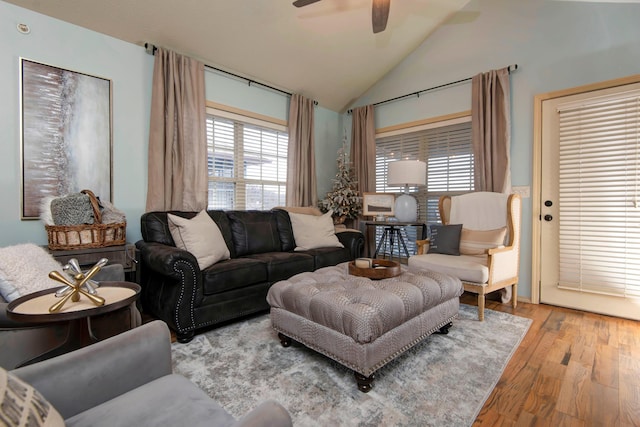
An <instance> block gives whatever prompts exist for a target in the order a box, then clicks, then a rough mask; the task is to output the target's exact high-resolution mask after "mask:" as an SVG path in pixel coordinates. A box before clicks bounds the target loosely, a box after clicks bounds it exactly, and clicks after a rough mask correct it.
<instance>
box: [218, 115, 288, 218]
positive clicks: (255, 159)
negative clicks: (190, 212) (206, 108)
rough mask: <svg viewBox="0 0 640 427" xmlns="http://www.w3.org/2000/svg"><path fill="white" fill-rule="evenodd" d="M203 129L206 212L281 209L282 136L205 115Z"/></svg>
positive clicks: (284, 174) (285, 143) (283, 191)
mask: <svg viewBox="0 0 640 427" xmlns="http://www.w3.org/2000/svg"><path fill="white" fill-rule="evenodd" d="M253 121H254V122H255V120H253ZM206 126H207V148H208V166H209V208H210V209H257V210H264V209H270V208H272V207H275V206H279V205H284V203H285V196H286V179H287V169H286V168H287V148H288V143H289V139H288V135H287V134H286V132H283V131H281V130H277V129H272V128H269V127H265V126H259V125H257V124H255V123H246V122H242V121H240V120H237V119H233V118H228V117H218V116H215V115H207V122H206Z"/></svg>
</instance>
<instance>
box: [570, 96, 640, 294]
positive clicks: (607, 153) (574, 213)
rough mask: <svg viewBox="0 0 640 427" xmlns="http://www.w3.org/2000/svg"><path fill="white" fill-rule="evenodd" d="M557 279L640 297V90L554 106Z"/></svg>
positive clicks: (574, 287) (574, 285) (572, 285)
mask: <svg viewBox="0 0 640 427" xmlns="http://www.w3.org/2000/svg"><path fill="white" fill-rule="evenodd" d="M558 119H559V164H560V168H559V199H558V202H559V214H560V219H559V224H560V225H559V228H560V230H559V254H560V263H559V284H558V286H559V287H560V288H562V289H569V290H576V291H580V292H591V293H599V294H606V295H613V296H619V297H640V194H639V192H640V91H630V92H625V93H622V94H618V95H615V96H608V97H606V98H592V99H590V100H582V101H580V102H579V103H573V104H567V105H561V106H559V107H558Z"/></svg>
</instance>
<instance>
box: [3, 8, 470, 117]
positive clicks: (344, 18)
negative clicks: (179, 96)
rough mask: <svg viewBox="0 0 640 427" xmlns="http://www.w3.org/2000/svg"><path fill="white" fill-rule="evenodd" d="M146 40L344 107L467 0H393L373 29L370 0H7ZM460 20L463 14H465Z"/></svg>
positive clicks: (323, 103) (130, 39)
mask: <svg viewBox="0 0 640 427" xmlns="http://www.w3.org/2000/svg"><path fill="white" fill-rule="evenodd" d="M5 1H7V2H9V3H13V4H15V5H18V6H21V7H24V8H27V9H31V10H33V11H36V12H40V13H42V14H45V15H48V16H52V17H54V18H58V19H61V20H64V21H67V22H70V23H73V24H76V25H79V26H82V27H85V28H89V29H91V30H94V31H98V32H100V33H104V34H108V35H110V36H113V37H116V38H118V39H121V40H125V41H128V42H131V43H135V44H137V45H140V46H143V45H144V43H145V42H148V43H152V44H154V45H156V46H161V47H165V48H168V49H172V50H175V51H177V52H180V53H183V54H186V55H189V56H192V57H195V58H198V59H200V60H202V61H203V62H204V63H205V64H207V65H212V66H214V67H217V68H221V69H224V70H227V71H231V72H234V73H236V74H240V75H242V76H245V77H247V78H250V79H254V80H256V81H259V82H262V83H266V84H268V85H271V86H274V87H277V88H280V89H282V90H285V91H287V92H293V93H300V94H302V95H304V96H306V97H309V98H312V99H315V100H316V101H318V102H319V104H320V105H321V106H323V107H325V108H328V109H330V110H333V111H338V112H342V111H344V110H345V109H346V108H347V107H349V105H350V104H351V103H352V102H353V101H355V100H356V99H358V98H359V97H360V96H361V95H362V94H363V93H364V92H366V91H367V89H369V88H370V87H371V86H373V85H374V84H375V83H376V82H377V81H378V80H379V79H380V78H382V77H383V76H384V75H385V74H386V73H387V72H389V71H390V70H391V69H392V68H393V67H394V66H396V65H397V64H398V63H399V62H400V61H402V59H403V58H405V57H406V56H407V55H408V54H409V53H411V52H412V51H413V50H414V49H415V48H417V47H418V46H419V45H420V44H421V43H422V42H423V41H424V40H425V39H426V38H427V37H428V36H429V35H430V34H431V33H432V32H433V31H434V30H435V29H436V28H437V27H438V26H439V25H442V24H443V23H445V22H447V21H448V20H451V19H456V18H461V17H462V15H458V16H456V12H458V11H459V10H460V9H461V8H462V7H463V6H464V5H466V4H467V3H468V1H469V0H391V11H390V14H389V21H388V24H387V29H386V30H385V31H384V32H382V33H379V34H375V35H374V34H373V32H372V29H371V1H372V0H322V1H320V2H318V3H315V4H313V5H309V6H306V7H303V8H296V7H294V6H293V5H292V1H293V0H135V1H132V0H56V1H47V0H5ZM462 19H464V18H463V17H462Z"/></svg>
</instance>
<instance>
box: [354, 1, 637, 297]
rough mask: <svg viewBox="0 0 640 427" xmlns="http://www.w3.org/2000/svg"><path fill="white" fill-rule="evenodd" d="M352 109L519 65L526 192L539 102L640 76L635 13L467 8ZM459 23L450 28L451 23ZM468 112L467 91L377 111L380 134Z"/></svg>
mask: <svg viewBox="0 0 640 427" xmlns="http://www.w3.org/2000/svg"><path fill="white" fill-rule="evenodd" d="M459 18H465V19H458V20H457V21H458V22H460V21H467V22H464V23H451V24H449V25H445V26H444V27H442V28H441V29H439V30H437V31H436V32H435V33H434V34H432V35H431V36H430V37H429V39H428V40H427V41H426V42H425V43H423V44H422V45H421V46H420V47H419V48H418V49H417V50H416V51H415V52H414V53H412V54H411V55H410V56H409V57H408V58H407V59H405V60H404V61H403V62H402V63H401V64H400V65H398V66H397V67H396V68H395V69H394V70H393V71H392V72H390V73H389V74H388V75H387V76H386V77H385V78H384V79H382V80H381V81H380V82H378V84H376V85H375V86H374V87H373V88H372V89H371V90H370V91H369V92H368V93H367V94H366V95H365V96H363V97H362V98H361V99H359V100H358V101H357V102H356V103H355V104H354V105H356V106H359V105H366V104H369V103H375V102H378V101H382V100H386V99H390V98H393V97H396V96H399V95H403V94H408V93H413V92H416V91H419V90H422V89H426V88H430V87H434V86H438V85H441V84H444V83H448V82H453V81H457V80H460V79H464V78H467V77H471V76H472V75H474V74H477V73H478V72H483V71H488V70H490V69H496V68H502V67H505V66H507V65H510V64H518V65H519V67H520V68H519V69H518V71H516V72H515V73H513V74H512V77H511V86H512V144H511V162H512V167H511V172H512V182H513V185H518V186H531V182H532V146H533V100H534V96H535V95H536V94H540V93H547V92H552V91H555V90H559V89H564V88H570V87H575V86H580V85H585V84H589V83H593V82H599V81H604V80H609V79H614V78H619V77H624V76H629V75H632V74H638V73H640V25H638V22H640V5H639V4H615V3H589V2H572V1H554V0H550V1H546V0H472V1H471V2H470V3H469V4H468V5H467V6H466V7H465V9H464V10H463V11H462V13H461V14H460V15H459ZM454 22H455V21H454ZM470 109H471V85H470V83H463V84H459V85H456V86H453V87H448V88H444V89H439V90H435V91H432V92H427V93H424V94H421V95H420V97H419V98H418V97H412V98H408V99H404V100H401V101H397V102H393V103H389V104H385V105H381V106H379V107H376V127H377V128H380V127H385V126H390V125H394V124H399V123H405V122H410V121H414V120H419V119H424V118H428V117H436V116H440V115H443V114H449V113H455V112H460V111H465V110H470ZM523 211H524V216H523V222H522V225H523V240H522V249H521V264H520V284H519V289H518V293H519V295H521V296H523V297H525V298H529V297H530V295H531V239H532V236H531V223H532V215H531V212H532V207H531V199H530V198H528V199H523Z"/></svg>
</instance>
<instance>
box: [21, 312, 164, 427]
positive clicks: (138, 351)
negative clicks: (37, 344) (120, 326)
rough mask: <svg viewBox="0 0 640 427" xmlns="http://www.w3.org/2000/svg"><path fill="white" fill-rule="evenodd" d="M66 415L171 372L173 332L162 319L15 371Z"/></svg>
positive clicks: (80, 410)
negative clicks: (171, 333) (170, 332)
mask: <svg viewBox="0 0 640 427" xmlns="http://www.w3.org/2000/svg"><path fill="white" fill-rule="evenodd" d="M12 373H14V374H15V375H16V376H18V377H20V378H22V379H23V380H24V381H26V382H27V383H29V384H31V385H32V386H34V387H35V388H36V389H37V390H38V391H39V392H40V393H42V395H43V396H44V397H45V398H46V399H47V400H49V402H51V404H52V405H53V406H54V407H55V408H56V409H57V410H58V412H60V414H61V415H62V416H63V418H65V419H67V418H69V417H72V416H74V415H76V414H78V413H80V412H83V411H85V410H87V409H89V408H93V407H94V406H97V405H99V404H101V403H103V402H106V401H107V400H110V399H113V398H114V397H116V396H120V395H121V394H123V393H126V392H127V391H130V390H133V389H135V388H137V387H140V386H141V385H143V384H146V383H148V382H150V381H153V380H155V379H157V378H160V377H163V376H165V375H168V374H170V373H171V336H170V334H169V329H168V328H167V325H166V324H165V323H164V322H161V321H159V320H155V321H153V322H150V323H148V324H145V325H142V326H140V327H139V328H135V329H132V330H130V331H127V332H124V333H122V334H120V335H116V336H114V337H111V338H108V339H106V340H104V341H100V342H98V343H95V344H93V345H90V346H88V347H84V348H81V349H79V350H75V351H72V352H70V353H67V354H63V355H61V356H57V357H54V358H51V359H48V360H45V361H42V362H38V363H34V364H32V365H28V366H25V367H22V368H18V369H15V370H13V371H12Z"/></svg>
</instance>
